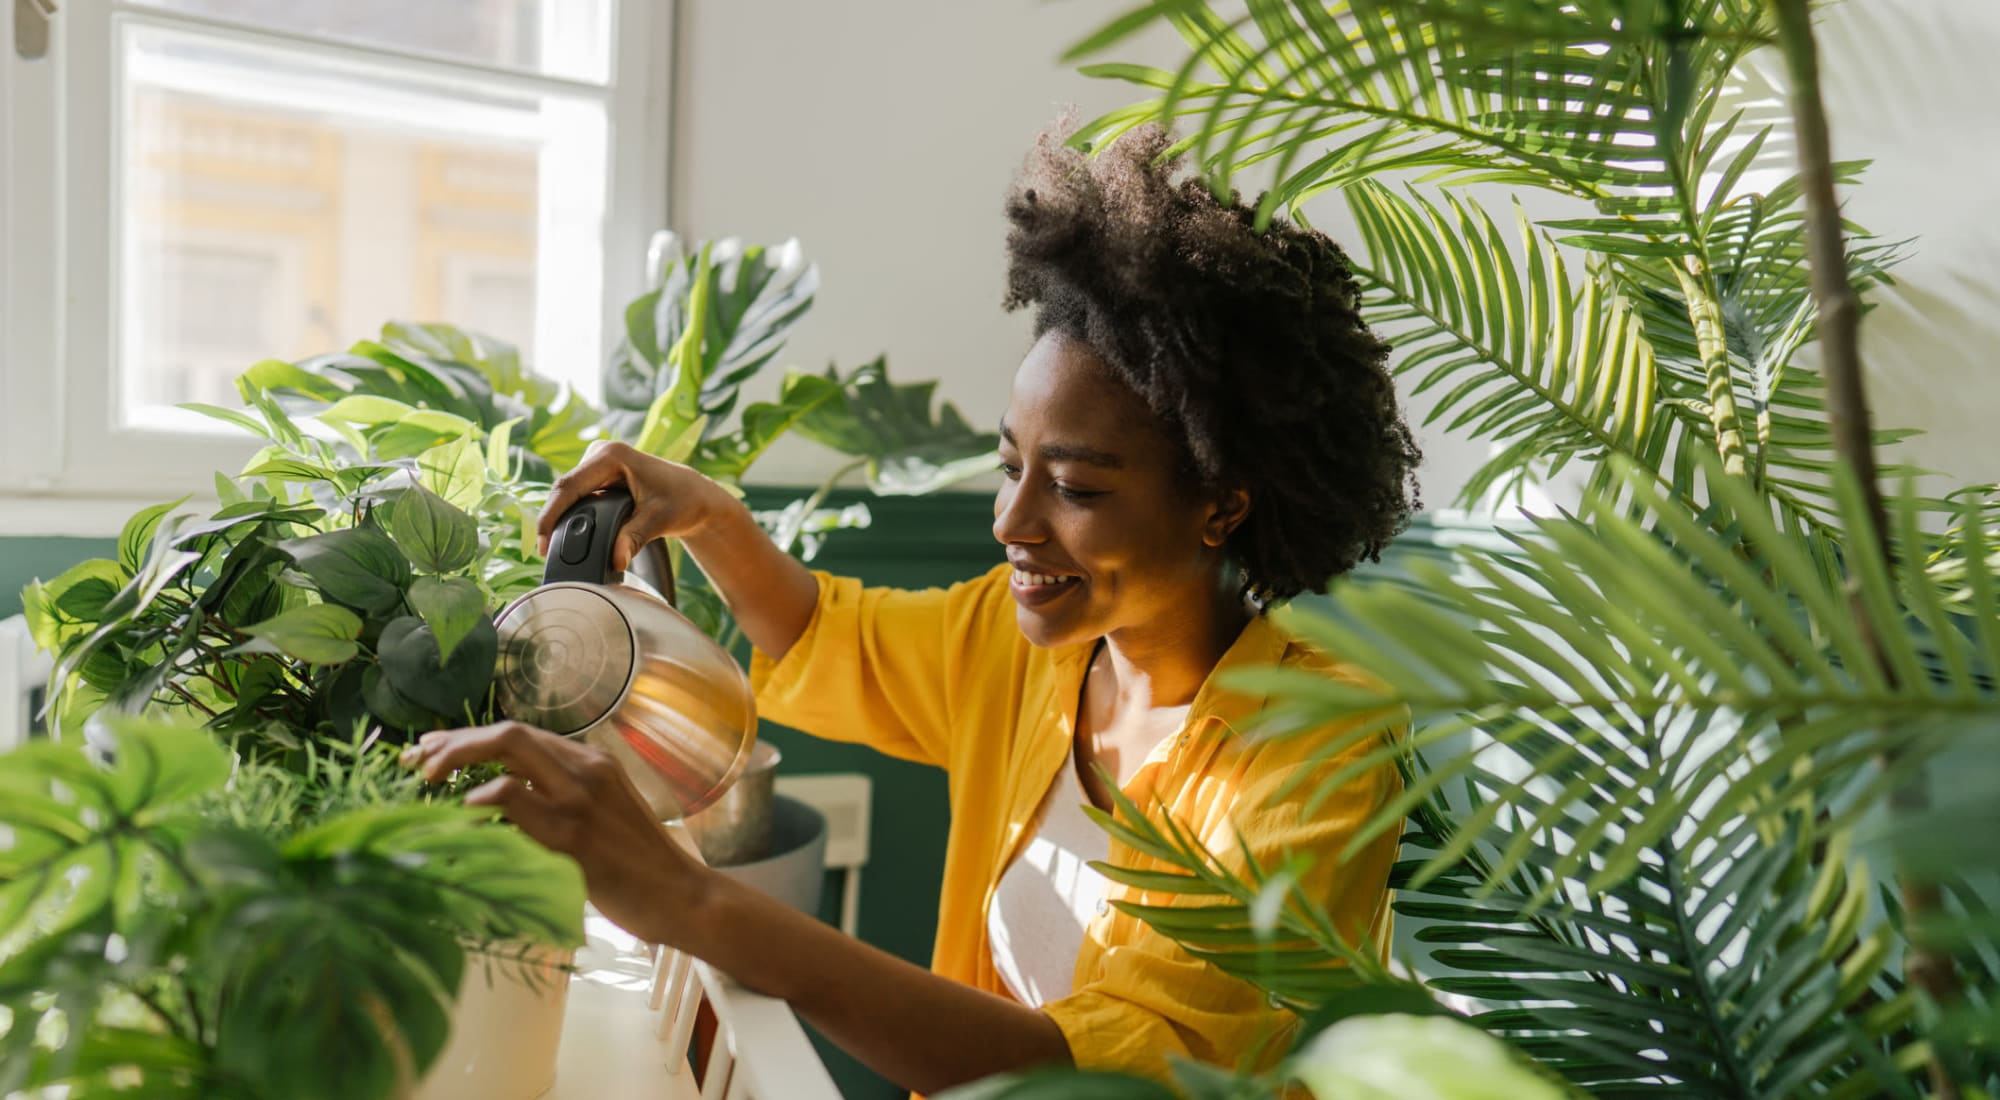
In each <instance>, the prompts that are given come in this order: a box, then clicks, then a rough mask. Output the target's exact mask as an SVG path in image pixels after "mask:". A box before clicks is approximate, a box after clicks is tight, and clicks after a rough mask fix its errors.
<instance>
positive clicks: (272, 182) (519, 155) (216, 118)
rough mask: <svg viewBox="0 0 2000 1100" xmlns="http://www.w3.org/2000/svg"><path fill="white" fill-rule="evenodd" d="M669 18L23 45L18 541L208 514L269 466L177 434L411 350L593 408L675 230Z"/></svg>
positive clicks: (7, 448)
mask: <svg viewBox="0 0 2000 1100" xmlns="http://www.w3.org/2000/svg"><path fill="white" fill-rule="evenodd" d="M28 2H29V5H30V6H31V7H33V8H34V11H36V12H39V11H40V10H41V9H42V7H45V6H46V5H41V6H35V4H34V0H28ZM668 11H669V6H668V5H666V4H664V3H658V2H655V0H624V2H623V3H620V2H619V0H425V2H424V3H419V4H411V3H408V2H406V0H68V2H66V3H63V4H61V5H60V10H59V11H58V12H56V13H55V14H54V15H53V16H45V17H43V18H44V21H45V22H46V25H47V30H48V41H47V48H46V51H45V52H43V53H41V55H40V56H26V55H31V54H35V53H37V52H38V51H37V50H36V48H35V46H34V44H33V42H32V39H33V38H34V37H35V36H34V35H33V34H32V33H31V34H29V35H27V36H24V37H23V39H22V40H21V41H19V42H17V41H16V40H15V38H14V37H13V35H15V34H16V33H17V32H18V29H19V27H20V22H19V21H18V20H16V21H12V22H14V24H15V26H13V27H8V26H5V25H4V24H3V23H0V42H4V43H5V44H6V46H7V49H6V51H5V53H4V54H0V166H4V170H0V298H4V301H3V302H0V310H5V311H6V312H5V313H4V314H0V322H4V324H0V429H4V431H5V439H4V440H0V535H4V534H8V533H21V532H22V531H27V530H34V529H36V521H34V520H32V519H29V518H27V517H29V516H30V515H36V514H38V515H42V516H44V517H46V516H47V515H49V514H50V512H51V508H50V507H48V506H47V505H48V504H51V503H52V504H54V505H57V506H58V507H56V509H55V511H57V512H59V513H67V514H70V515H72V516H76V515H81V514H84V513H91V514H92V515H93V517H94V518H90V519H87V520H74V519H73V520H71V521H69V522H68V523H67V526H68V527H69V528H71V529H74V530H75V533H90V532H88V531H85V530H83V529H82V528H90V529H92V530H94V531H108V530H115V527H116V523H117V520H118V519H119V518H120V517H121V516H122V515H123V514H124V513H125V512H126V511H129V510H130V508H131V507H132V506H133V505H135V504H137V503H141V502H143V501H145V500H148V499H156V498H161V497H164V496H176V495H179V494H181V493H185V492H189V491H203V490H205V488H206V487H207V486H208V485H209V482H210V479H209V476H208V471H209V470H211V469H216V468H222V469H231V468H233V467H235V466H236V465H238V464H240V463H241V462H242V461H243V458H244V457H245V456H246V455H247V454H248V453H249V451H250V449H251V448H250V446H249V445H248V444H247V443H246V442H244V441H243V440H241V439H239V438H237V437H234V436H231V435H228V434H227V430H226V429H219V428H218V427H217V426H216V425H214V424H213V422H211V421H209V420H207V419H206V418H203V417H200V416H199V415H197V414H194V413H190V412H188V411H186V410H183V409H179V408H177V407H176V406H177V405H179V404H181V403H184V402H202V403H210V404H233V403H234V399H235V395H234V390H233V386H232V380H233V379H234V377H235V376H236V374H238V373H240V372H241V371H242V370H243V369H245V368H246V367H248V366H250V365H251V364H252V363H254V362H256V361H257V360H259V359H263V358H270V357H276V358H282V359H299V358H303V357H305V356H308V355H312V354H316V353H320V352H326V351H335V350H339V349H341V348H344V347H346V346H347V345H349V344H351V343H353V342H354V341H355V340H357V339H363V338H367V337H369V336H372V335H373V334H374V332H375V331H376V330H377V329H378V327H379V326H380V325H381V323H382V322H383V321H385V320H391V319H411V320H440V321H447V322H450V323H453V324H458V325H463V326H466V327H469V328H474V329H477V330H479V331H482V332H485V333H487V334H489V335H492V336H497V337H499V338H501V339H504V340H507V341H509V342H511V343H513V344H515V345H516V346H517V347H519V348H520V349H521V350H522V353H523V355H524V356H525V357H527V358H528V359H529V361H530V362H535V363H536V364H537V366H539V367H540V368H541V369H543V370H544V371H546V372H548V373H551V374H554V375H556V376H557V377H561V378H563V379H564V380H565V381H568V382H571V383H572V384H573V385H576V386H577V387H578V388H579V389H581V390H582V391H583V392H585V393H586V394H588V395H592V396H595V390H596V385H597V378H596V372H597V368H598V364H599V363H600V362H601V361H602V353H603V351H604V350H605V348H604V344H605V341H606V339H607V337H606V335H605V334H606V333H607V332H616V331H618V329H617V328H616V327H613V326H614V325H615V324H616V322H617V319H618V316H617V306H618V305H619V303H622V302H623V301H625V300H627V299H629V298H630V297H631V296H633V295H634V294H636V293H638V291H639V289H640V288H641V286H642V284H643V276H644V272H643V271H642V264H643V260H644V251H643V250H644V242H645V240H646V239H647V236H648V234H649V232H650V231H651V230H652V229H654V228H657V227H659V226H661V225H663V224H664V222H665V213H666V211H665V206H666V194H665V190H666V182H665V176H666V173H665V163H666V133H665V129H666V126H665V119H666V117H667V112H666V110H665V98H666V97H665V89H666V87H667V79H666V67H667V63H668V60H669V56H670V48H671V42H670V33H669V32H670V27H669V25H668V18H667V15H668ZM32 20H33V12H31V13H30V21H31V22H32ZM614 135H616V140H614ZM537 348H561V349H563V351H564V354H563V355H562V356H561V357H559V358H556V359H554V360H553V361H550V362H541V361H539V360H536V359H535V358H534V352H535V349H537ZM29 495H33V496H38V497H40V498H43V499H41V500H38V501H35V502H34V503H35V504H40V505H44V506H42V507H33V506H31V504H30V502H29ZM92 499H98V500H102V501H103V502H104V503H103V504H102V505H101V506H99V507H96V508H94V509H93V508H92V507H90V506H88V505H80V504H78V503H77V502H78V501H88V500H92ZM79 509H81V511H79ZM41 522H42V524H43V526H44V527H47V525H48V523H49V521H47V520H46V519H44V520H43V521H41Z"/></svg>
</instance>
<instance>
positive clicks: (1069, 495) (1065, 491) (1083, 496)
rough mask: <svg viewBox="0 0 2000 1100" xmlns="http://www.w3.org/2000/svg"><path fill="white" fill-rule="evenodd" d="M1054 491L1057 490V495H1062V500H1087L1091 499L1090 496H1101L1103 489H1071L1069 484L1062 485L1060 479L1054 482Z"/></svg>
mask: <svg viewBox="0 0 2000 1100" xmlns="http://www.w3.org/2000/svg"><path fill="white" fill-rule="evenodd" d="M1056 492H1057V494H1059V495H1060V496H1061V497H1062V498H1063V499H1064V500H1089V499H1091V498H1092V497H1101V496H1103V495H1104V492H1103V490H1098V489H1072V488H1070V487H1069V486H1067V485H1064V484H1063V483H1062V482H1060V481H1058V482H1056Z"/></svg>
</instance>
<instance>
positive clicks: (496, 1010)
mask: <svg viewBox="0 0 2000 1100" xmlns="http://www.w3.org/2000/svg"><path fill="white" fill-rule="evenodd" d="M572 955H573V953H572V952H569V951H556V950H554V949H547V950H544V951H538V952H536V953H534V954H533V955H532V956H531V959H532V961H530V962H516V961H514V960H511V959H509V960H505V961H501V960H492V959H488V958H485V957H483V956H479V955H470V956H468V957H467V958H466V966H465V978H464V980H463V981H462V982H460V983H459V989H458V1001H457V1004H456V1005H455V1007H454V1010H453V1013H452V1026H451V1038H450V1039H448V1040H446V1042H445V1046H444V1050H443V1051H442V1052H441V1053H439V1055H438V1059H437V1061H436V1062H435V1063H433V1064H432V1066H431V1070H430V1072H429V1073H428V1074H426V1075H425V1076H424V1080H423V1083H422V1084H420V1085H418V1086H417V1089H416V1091H415V1092H414V1093H412V1094H411V1100H535V1098H536V1097H538V1096H540V1095H542V1094H543V1093H545V1092H547V1091H549V1088H550V1086H552V1085H554V1084H555V1080H556V1052H557V1049H558V1048H559V1047H560V1046H561V1045H562V1029H563V1008H564V1006H565V1005H567V1004H568V1003H569V972H568V971H566V970H564V969H563V968H564V967H566V966H568V965H569V962H570V959H571V957H572Z"/></svg>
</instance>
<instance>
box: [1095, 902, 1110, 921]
mask: <svg viewBox="0 0 2000 1100" xmlns="http://www.w3.org/2000/svg"><path fill="white" fill-rule="evenodd" d="M1110 911H1111V903H1110V902H1108V901H1106V900H1104V899H1103V898H1098V899H1097V915H1098V916H1100V917H1101V916H1103V915H1104V914H1106V913H1108V912H1110Z"/></svg>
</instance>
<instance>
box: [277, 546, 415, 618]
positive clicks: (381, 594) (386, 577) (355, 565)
mask: <svg viewBox="0 0 2000 1100" xmlns="http://www.w3.org/2000/svg"><path fill="white" fill-rule="evenodd" d="M277 547H278V549H279V550H281V551H283V552H284V553H285V554H287V555H289V556H290V557H291V559H292V560H293V561H294V562H296V563H298V567H299V568H300V569H301V570H303V571H304V572H305V574H306V575H307V576H308V577H311V578H312V581H313V583H314V584H315V585H317V586H318V587H319V590H320V591H321V592H322V593H324V594H325V595H326V597H327V598H328V599H330V600H335V601H337V602H339V603H343V604H346V605H347V606H349V607H352V608H356V609H358V610H361V611H364V612H368V613H370V614H380V613H382V612H385V611H388V610H390V609H392V608H394V607H395V606H396V605H397V604H398V603H399V602H401V600H402V598H403V586H404V585H406V584H408V583H409V580H410V563H409V559H407V558H405V557H404V556H403V552H402V550H400V549H398V548H397V546H396V544H395V543H394V542H392V541H390V539H389V536H387V535H385V534H383V533H382V531H381V529H379V528H377V527H374V526H370V525H366V524H364V525H363V526H360V527H351V528H347V529H345V530H341V531H329V532H327V533H326V534H323V535H312V536H309V537H307V538H302V539H286V540H285V541H283V542H280V543H278V544H277Z"/></svg>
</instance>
